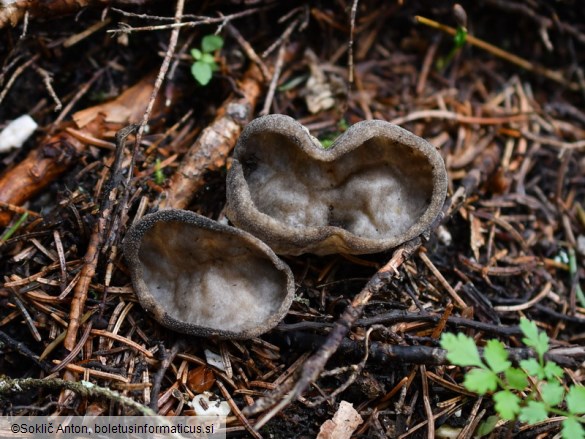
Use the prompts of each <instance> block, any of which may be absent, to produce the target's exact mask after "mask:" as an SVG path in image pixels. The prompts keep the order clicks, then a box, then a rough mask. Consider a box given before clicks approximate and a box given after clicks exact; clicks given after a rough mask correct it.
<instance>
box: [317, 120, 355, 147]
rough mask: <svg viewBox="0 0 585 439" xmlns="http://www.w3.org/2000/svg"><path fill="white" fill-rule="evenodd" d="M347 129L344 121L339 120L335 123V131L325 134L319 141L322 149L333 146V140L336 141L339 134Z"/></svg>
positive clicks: (347, 126)
mask: <svg viewBox="0 0 585 439" xmlns="http://www.w3.org/2000/svg"><path fill="white" fill-rule="evenodd" d="M348 128H349V125H348V124H347V121H346V120H345V119H341V120H340V121H339V122H337V131H334V132H332V133H330V134H327V135H325V136H324V137H323V138H321V139H319V141H320V142H321V145H322V146H323V149H329V148H331V146H333V142H335V139H337V137H338V136H339V135H340V134H341V133H343V132H345V131H347V129H348Z"/></svg>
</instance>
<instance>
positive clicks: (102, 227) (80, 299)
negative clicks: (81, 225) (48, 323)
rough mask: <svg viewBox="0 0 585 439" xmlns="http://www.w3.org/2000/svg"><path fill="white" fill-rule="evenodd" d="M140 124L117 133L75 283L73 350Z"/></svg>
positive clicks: (69, 336) (71, 315) (68, 338)
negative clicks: (129, 147) (126, 150)
mask: <svg viewBox="0 0 585 439" xmlns="http://www.w3.org/2000/svg"><path fill="white" fill-rule="evenodd" d="M136 128H137V127H136V125H130V126H129V127H126V128H124V129H123V130H120V131H119V132H118V134H117V135H116V144H117V145H116V158H115V160H114V164H113V165H112V169H111V171H110V176H109V179H108V183H107V186H106V187H107V189H106V193H104V194H103V197H102V201H101V203H100V213H99V218H98V220H97V221H96V222H95V224H94V227H93V230H92V233H91V238H90V241H89V244H88V247H87V252H86V253H85V256H84V258H83V262H84V264H83V267H82V269H81V273H80V277H79V281H78V282H77V284H76V285H75V290H74V293H73V299H72V300H71V311H70V313H69V326H68V327H67V335H66V336H65V341H64V342H63V345H64V346H65V348H66V349H68V350H70V351H73V349H74V348H75V345H76V342H77V331H78V329H79V322H80V319H81V315H82V313H83V309H84V307H85V301H86V299H87V291H88V289H89V284H90V282H91V279H92V278H93V275H94V274H95V270H96V267H97V263H98V257H99V253H100V251H101V249H102V244H103V242H104V240H105V235H106V231H107V230H108V229H109V226H110V224H112V222H113V221H114V219H115V215H113V210H114V208H115V205H116V200H117V199H119V198H122V197H120V193H119V192H120V191H121V190H123V189H120V188H119V186H120V184H121V183H122V181H123V175H122V173H121V172H122V169H121V165H122V158H123V157H124V148H125V146H126V138H127V137H128V136H129V135H130V134H131V133H132V132H135V131H136Z"/></svg>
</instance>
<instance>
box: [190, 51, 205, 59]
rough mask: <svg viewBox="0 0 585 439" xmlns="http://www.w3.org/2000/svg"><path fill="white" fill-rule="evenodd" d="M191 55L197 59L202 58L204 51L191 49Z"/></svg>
mask: <svg viewBox="0 0 585 439" xmlns="http://www.w3.org/2000/svg"><path fill="white" fill-rule="evenodd" d="M191 56H192V57H193V58H195V59H196V60H200V59H201V57H202V56H203V53H201V51H200V50H199V49H191Z"/></svg>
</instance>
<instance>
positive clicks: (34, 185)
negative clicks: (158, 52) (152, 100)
mask: <svg viewBox="0 0 585 439" xmlns="http://www.w3.org/2000/svg"><path fill="white" fill-rule="evenodd" d="M151 90H152V77H151V75H148V76H147V77H146V78H144V79H142V80H141V81H140V82H138V83H137V84H136V85H134V86H133V87H130V88H129V89H128V90H126V91H125V92H124V93H122V94H121V95H120V96H118V97H117V98H116V99H114V100H112V101H109V102H106V103H104V104H101V105H96V106H94V107H90V108H86V109H85V110H81V111H78V112H77V113H75V114H74V115H73V120H74V121H75V124H76V125H77V128H78V129H79V130H80V132H83V133H85V134H86V135H89V136H92V137H96V138H98V139H102V138H103V137H104V133H105V132H108V131H117V130H119V129H120V128H122V127H123V126H124V125H127V124H128V123H133V122H137V121H139V120H140V118H141V117H142V114H143V112H144V108H145V106H146V102H148V98H149V97H150V91H151ZM162 111H163V107H162V106H161V105H158V106H157V109H156V115H157V116H159V115H160V114H161V112H162ZM66 130H67V126H66V125H64V126H62V127H61V129H60V130H58V132H57V133H56V134H54V135H53V136H50V137H49V138H47V139H44V140H43V141H41V143H40V145H39V146H38V147H37V148H35V149H34V150H32V151H31V152H30V153H29V154H28V156H27V157H26V158H25V159H24V160H23V161H21V162H20V163H18V164H17V165H16V166H14V167H12V168H10V169H8V170H6V171H5V172H4V173H3V174H2V175H1V176H0V203H2V204H12V205H16V206H20V205H22V204H23V203H24V202H26V201H28V200H30V199H31V198H32V197H34V196H35V195H36V194H38V193H40V192H41V191H42V190H43V189H44V188H45V187H47V186H48V185H49V184H50V183H51V182H52V181H53V180H55V179H56V178H57V177H59V176H60V175H61V174H63V173H64V172H65V171H67V170H68V169H69V168H70V167H71V166H72V165H74V164H75V163H76V161H77V159H78V158H79V156H80V155H82V154H83V153H84V152H85V150H86V148H87V144H86V143H85V142H82V141H80V140H79V139H78V136H74V135H72V134H71V133H69V132H67V131H66ZM12 215H13V214H12V212H7V211H0V227H3V226H6V225H7V224H8V223H9V222H10V219H11V218H12Z"/></svg>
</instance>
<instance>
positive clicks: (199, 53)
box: [191, 35, 223, 85]
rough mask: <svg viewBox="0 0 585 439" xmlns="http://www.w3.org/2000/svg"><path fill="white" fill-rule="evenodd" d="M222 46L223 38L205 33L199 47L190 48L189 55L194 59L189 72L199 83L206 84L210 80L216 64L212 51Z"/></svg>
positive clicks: (216, 67)
mask: <svg viewBox="0 0 585 439" xmlns="http://www.w3.org/2000/svg"><path fill="white" fill-rule="evenodd" d="M222 47H223V38H222V37H220V36H219V35H206V36H204V37H203V40H201V49H191V56H192V57H193V59H194V60H195V62H194V63H193V65H192V66H191V74H192V75H193V77H194V78H195V80H196V81H197V82H198V83H199V84H201V85H207V84H208V83H209V81H211V77H212V76H213V72H215V71H217V69H218V66H217V63H216V62H215V57H214V56H213V52H215V51H216V50H219V49H221V48H222Z"/></svg>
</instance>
